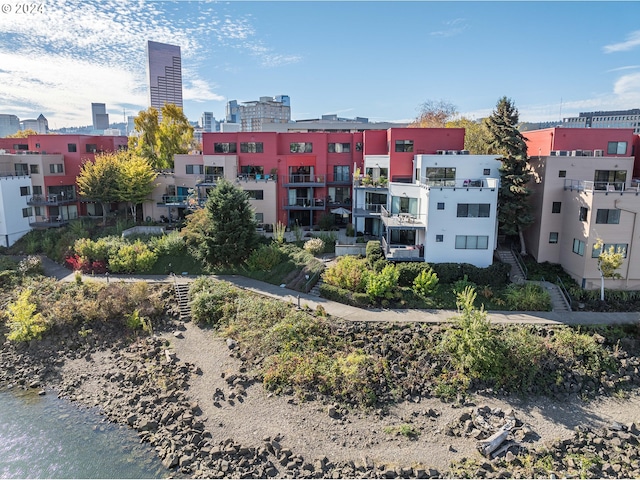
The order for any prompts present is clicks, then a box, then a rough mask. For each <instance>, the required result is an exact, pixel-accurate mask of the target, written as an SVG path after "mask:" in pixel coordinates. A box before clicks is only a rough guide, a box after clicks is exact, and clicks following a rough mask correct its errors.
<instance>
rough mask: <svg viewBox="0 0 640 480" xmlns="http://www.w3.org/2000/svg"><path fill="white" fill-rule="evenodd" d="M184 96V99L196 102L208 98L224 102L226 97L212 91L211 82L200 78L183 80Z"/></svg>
mask: <svg viewBox="0 0 640 480" xmlns="http://www.w3.org/2000/svg"><path fill="white" fill-rule="evenodd" d="M182 98H183V99H184V100H193V101H194V102H205V101H207V100H214V101H219V102H222V101H224V100H225V97H223V96H222V95H218V94H217V93H214V92H212V91H211V87H210V86H209V84H208V83H207V82H205V81H204V80H200V79H194V80H191V81H189V82H183V85H182Z"/></svg>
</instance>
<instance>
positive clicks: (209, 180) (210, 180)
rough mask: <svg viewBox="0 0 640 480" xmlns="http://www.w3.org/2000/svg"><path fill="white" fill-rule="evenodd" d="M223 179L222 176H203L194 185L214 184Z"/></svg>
mask: <svg viewBox="0 0 640 480" xmlns="http://www.w3.org/2000/svg"><path fill="white" fill-rule="evenodd" d="M223 178H224V175H204V176H200V177H198V178H197V179H196V185H201V184H216V183H218V182H219V181H220V180H222V179H223Z"/></svg>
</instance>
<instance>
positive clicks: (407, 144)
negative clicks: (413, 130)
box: [396, 140, 413, 152]
mask: <svg viewBox="0 0 640 480" xmlns="http://www.w3.org/2000/svg"><path fill="white" fill-rule="evenodd" d="M396 152H413V140H396Z"/></svg>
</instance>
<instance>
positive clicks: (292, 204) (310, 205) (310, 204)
mask: <svg viewBox="0 0 640 480" xmlns="http://www.w3.org/2000/svg"><path fill="white" fill-rule="evenodd" d="M325 208H326V202H325V201H324V199H323V198H313V199H306V198H298V199H296V200H289V201H286V202H285V204H284V209H285V210H324V209H325Z"/></svg>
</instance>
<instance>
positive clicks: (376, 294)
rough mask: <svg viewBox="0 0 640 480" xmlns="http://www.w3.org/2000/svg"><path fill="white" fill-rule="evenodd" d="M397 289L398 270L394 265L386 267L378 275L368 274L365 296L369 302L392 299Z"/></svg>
mask: <svg viewBox="0 0 640 480" xmlns="http://www.w3.org/2000/svg"><path fill="white" fill-rule="evenodd" d="M397 287H398V270H397V269H396V267H395V265H387V266H386V267H384V268H383V269H382V271H381V272H380V273H372V274H369V279H368V281H367V295H368V296H369V298H370V299H371V301H376V300H383V299H386V300H389V299H391V298H393V295H394V293H395V290H396V288H397Z"/></svg>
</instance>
